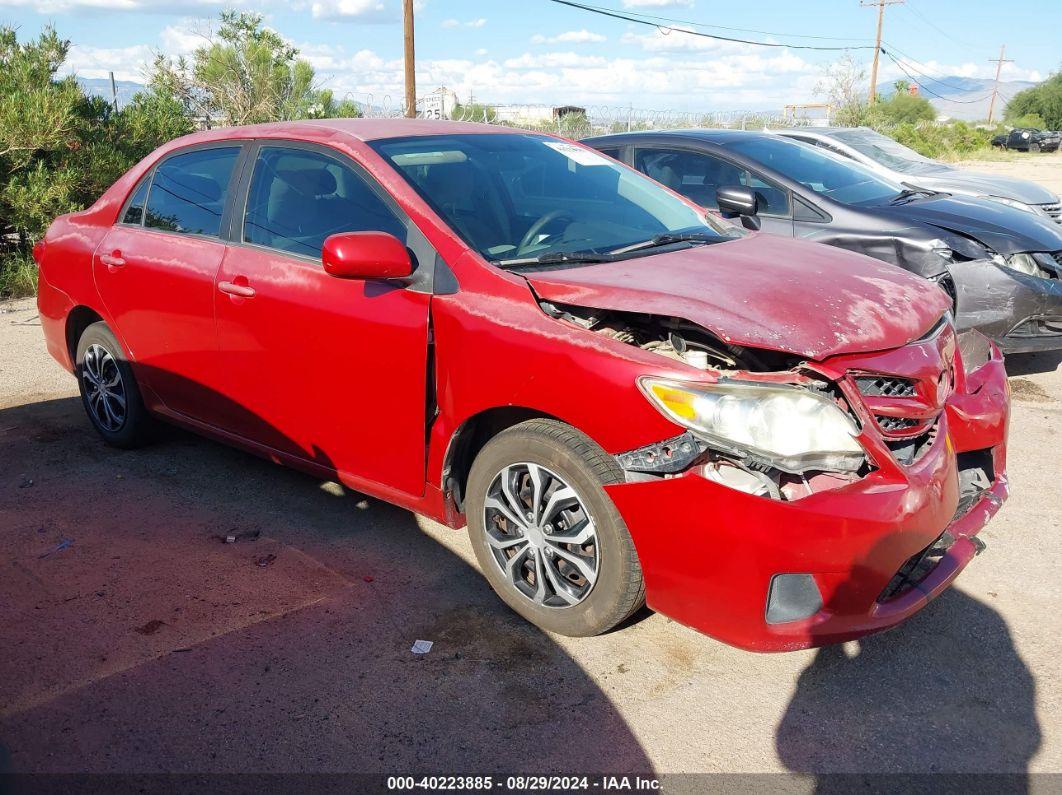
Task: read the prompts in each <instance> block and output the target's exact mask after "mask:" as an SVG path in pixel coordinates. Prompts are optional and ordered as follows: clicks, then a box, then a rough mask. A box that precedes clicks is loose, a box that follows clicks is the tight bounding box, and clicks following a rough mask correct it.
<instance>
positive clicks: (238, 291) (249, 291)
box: [218, 282, 254, 298]
mask: <svg viewBox="0 0 1062 795" xmlns="http://www.w3.org/2000/svg"><path fill="white" fill-rule="evenodd" d="M218 289H219V290H221V292H223V293H225V294H226V295H234V296H236V297H237V298H254V288H253V287H250V286H249V285H246V284H235V283H233V282H218Z"/></svg>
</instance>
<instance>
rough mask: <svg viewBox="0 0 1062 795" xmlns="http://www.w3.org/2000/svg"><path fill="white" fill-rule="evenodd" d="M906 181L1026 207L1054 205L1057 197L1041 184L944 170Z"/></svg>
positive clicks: (913, 177)
mask: <svg viewBox="0 0 1062 795" xmlns="http://www.w3.org/2000/svg"><path fill="white" fill-rule="evenodd" d="M903 181H904V182H907V183H909V184H911V185H916V186H918V187H920V188H929V189H931V190H939V191H944V192H945V193H947V192H949V191H950V192H961V193H970V194H974V195H977V196H1002V197H1003V198H1004V199H1016V200H1017V201H1020V202H1024V203H1025V204H1053V203H1055V202H1057V201H1058V197H1057V196H1056V195H1055V194H1053V193H1052V192H1051V191H1049V190H1048V189H1047V188H1045V187H1043V186H1042V185H1037V184H1036V183H1035V182H1030V181H1029V180H1027V179H1013V178H1011V177H997V176H995V175H993V174H978V173H976V172H974V171H960V170H959V169H957V168H947V167H942V168H940V169H935V170H933V171H926V172H924V173H921V174H906V175H903Z"/></svg>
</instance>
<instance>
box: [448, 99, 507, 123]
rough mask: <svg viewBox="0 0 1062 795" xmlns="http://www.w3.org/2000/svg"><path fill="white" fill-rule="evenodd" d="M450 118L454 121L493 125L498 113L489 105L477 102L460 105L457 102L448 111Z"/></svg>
mask: <svg viewBox="0 0 1062 795" xmlns="http://www.w3.org/2000/svg"><path fill="white" fill-rule="evenodd" d="M450 118H451V119H453V120H454V121H475V122H482V123H484V124H494V123H495V122H496V121H498V111H496V110H495V109H494V107H493V106H491V105H483V104H481V103H479V102H470V103H466V104H462V103H460V102H458V103H457V104H456V105H454V109H453V110H451V111H450Z"/></svg>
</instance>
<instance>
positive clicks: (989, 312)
mask: <svg viewBox="0 0 1062 795" xmlns="http://www.w3.org/2000/svg"><path fill="white" fill-rule="evenodd" d="M948 270H949V271H950V272H951V278H952V282H953V284H954V290H955V295H954V297H955V310H956V311H955V325H956V327H957V328H959V329H970V328H976V329H977V330H978V331H980V332H981V333H982V334H984V335H986V336H988V337H991V338H992V339H993V340H995V341H996V342H997V343H998V344H999V346H1000V347H1001V348H1002V349H1003V351H1004V353H1029V352H1033V351H1049V350H1056V349H1062V279H1057V278H1040V277H1037V276H1029V275H1027V274H1024V273H1019V272H1017V271H1014V270H1010V269H1009V268H1004V267H1000V266H998V265H996V264H994V263H993V262H990V261H988V260H970V261H968V262H953V263H951V264H950V265H949V266H948Z"/></svg>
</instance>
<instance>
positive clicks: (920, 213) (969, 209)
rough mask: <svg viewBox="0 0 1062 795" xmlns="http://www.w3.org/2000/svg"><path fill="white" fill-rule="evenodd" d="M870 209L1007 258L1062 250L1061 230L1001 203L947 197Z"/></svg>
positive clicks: (971, 198)
mask: <svg viewBox="0 0 1062 795" xmlns="http://www.w3.org/2000/svg"><path fill="white" fill-rule="evenodd" d="M867 209H870V210H871V212H873V213H874V214H876V215H878V216H879V217H886V218H889V219H891V220H892V222H893V223H896V224H898V225H901V224H910V222H911V221H918V222H921V223H923V224H926V225H929V226H933V227H936V228H938V229H944V230H947V231H949V232H956V233H958V234H960V235H966V236H967V237H972V238H974V239H975V240H978V241H979V242H981V243H982V244H984V245H986V246H988V247H989V248H990V249H992V250H993V251H996V252H999V253H1000V254H1004V255H1010V254H1017V253H1019V252H1022V251H1059V250H1062V227H1060V226H1059V225H1058V224H1056V223H1054V222H1053V221H1050V220H1047V219H1044V218H1041V217H1038V216H1036V215H1033V214H1032V213H1027V212H1023V211H1022V210H1016V209H1014V208H1013V207H1007V206H1006V205H1005V204H1000V203H999V202H993V201H986V200H984V199H975V198H973V197H966V196H948V197H942V198H931V199H923V200H916V201H913V202H908V203H906V204H898V205H896V206H891V205H885V206H881V207H874V208H867Z"/></svg>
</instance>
